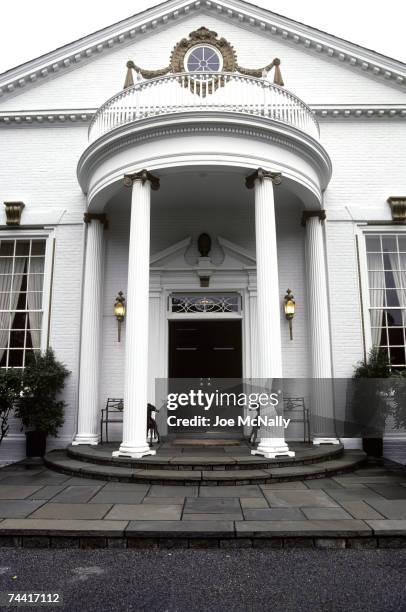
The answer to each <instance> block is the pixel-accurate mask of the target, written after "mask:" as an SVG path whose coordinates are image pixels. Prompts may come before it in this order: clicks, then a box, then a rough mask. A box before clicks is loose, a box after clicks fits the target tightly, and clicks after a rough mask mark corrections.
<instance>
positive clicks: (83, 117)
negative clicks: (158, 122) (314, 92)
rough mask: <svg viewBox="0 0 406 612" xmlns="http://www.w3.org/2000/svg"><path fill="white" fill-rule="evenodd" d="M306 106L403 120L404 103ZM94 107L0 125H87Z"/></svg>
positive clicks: (27, 114) (16, 116)
mask: <svg viewBox="0 0 406 612" xmlns="http://www.w3.org/2000/svg"><path fill="white" fill-rule="evenodd" d="M309 108H310V109H311V110H312V112H313V113H314V115H315V116H316V117H317V118H322V119H323V118H328V119H354V118H355V119H357V118H363V119H376V118H379V119H406V104H376V105H373V104H348V105H347V104H326V105H324V104H311V105H310V106H309ZM97 110H98V109H97V108H90V109H75V108H71V109H65V110H38V109H36V110H30V111H0V126H3V127H5V126H10V125H11V126H13V127H14V126H16V125H19V126H22V127H24V126H31V125H33V124H38V125H44V124H58V125H66V126H71V125H72V124H76V125H81V124H89V123H90V121H91V120H92V118H93V116H94V115H95V113H96V111H97ZM160 117H161V116H160Z"/></svg>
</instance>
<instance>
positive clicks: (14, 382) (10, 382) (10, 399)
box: [0, 369, 21, 443]
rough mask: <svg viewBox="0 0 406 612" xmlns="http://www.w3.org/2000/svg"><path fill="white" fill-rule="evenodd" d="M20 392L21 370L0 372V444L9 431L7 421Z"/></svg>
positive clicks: (2, 370)
mask: <svg viewBox="0 0 406 612" xmlns="http://www.w3.org/2000/svg"><path fill="white" fill-rule="evenodd" d="M20 391H21V370H13V369H10V370H4V369H1V370H0V443H1V442H2V440H3V438H4V437H5V436H6V435H7V432H8V430H9V424H8V419H9V417H10V414H11V412H12V410H13V409H14V406H15V404H16V401H17V399H18V398H19V395H20Z"/></svg>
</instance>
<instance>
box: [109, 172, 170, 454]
mask: <svg viewBox="0 0 406 612" xmlns="http://www.w3.org/2000/svg"><path fill="white" fill-rule="evenodd" d="M124 184H125V185H126V186H127V187H131V189H132V196H131V223H130V247H129V255H128V285H127V305H128V306H127V316H126V347H125V374H124V415H123V441H122V443H121V445H120V448H119V450H118V451H116V452H114V453H113V456H115V457H120V456H124V457H133V458H140V457H144V456H145V455H155V450H152V449H151V448H150V447H149V445H148V444H147V431H146V426H147V402H148V318H149V256H150V214H151V188H152V189H158V188H159V179H158V178H157V177H155V176H153V175H152V174H151V173H149V172H148V171H147V170H142V171H141V172H136V173H134V174H128V175H126V176H125V177H124Z"/></svg>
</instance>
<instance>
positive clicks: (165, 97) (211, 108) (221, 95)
mask: <svg viewBox="0 0 406 612" xmlns="http://www.w3.org/2000/svg"><path fill="white" fill-rule="evenodd" d="M202 111H203V112H208V113H209V112H213V113H215V112H216V113H239V114H240V115H249V116H255V117H262V118H264V119H269V120H272V121H277V122H280V123H282V124H287V125H289V126H293V127H295V128H297V129H298V130H300V131H302V132H305V133H306V134H308V135H309V136H311V137H313V138H315V139H316V140H318V139H319V126H318V123H317V120H316V118H315V117H314V114H313V112H312V111H311V109H310V108H309V107H308V106H307V105H306V104H305V103H304V102H302V100H300V99H299V98H298V97H297V96H295V95H294V94H292V93H291V92H289V91H287V90H286V89H284V88H283V87H279V86H278V85H274V84H272V83H270V82H269V81H268V80H266V79H258V78H254V77H250V76H245V75H242V74H236V73H227V72H216V73H202V72H197V73H193V72H188V73H177V74H173V73H171V74H167V75H165V76H161V77H158V78H154V79H149V80H145V81H138V82H137V83H136V84H135V85H133V86H131V87H128V88H127V89H124V90H123V91H121V92H120V93H118V94H116V95H115V96H113V97H112V98H110V100H108V101H107V102H106V103H105V104H103V106H101V107H100V108H99V109H98V110H97V112H96V113H95V115H94V117H93V119H92V121H91V124H90V127H89V141H90V142H93V141H94V140H96V139H97V138H100V137H101V136H103V135H104V134H106V133H108V132H110V131H111V130H114V129H115V128H117V127H120V126H122V125H127V124H130V123H133V122H136V121H140V120H142V119H148V118H152V117H160V116H163V115H173V114H177V113H178V114H179V113H196V112H202Z"/></svg>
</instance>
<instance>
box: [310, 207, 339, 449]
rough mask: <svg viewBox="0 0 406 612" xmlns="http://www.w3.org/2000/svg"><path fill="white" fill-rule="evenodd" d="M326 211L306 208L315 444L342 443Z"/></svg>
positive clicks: (312, 410)
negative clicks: (337, 415)
mask: <svg viewBox="0 0 406 612" xmlns="http://www.w3.org/2000/svg"><path fill="white" fill-rule="evenodd" d="M324 219H325V212H324V211H323V210H316V211H305V212H304V213H303V224H304V225H306V268H307V295H308V306H309V328H310V339H311V366H312V368H311V376H312V405H311V407H310V408H311V414H312V423H313V436H314V437H313V444H339V443H340V442H339V440H338V438H337V435H336V433H335V423H334V399H333V385H332V382H333V381H332V365H331V341H330V324H329V308H328V292H327V274H326V261H325V250H324V237H323V221H324Z"/></svg>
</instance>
